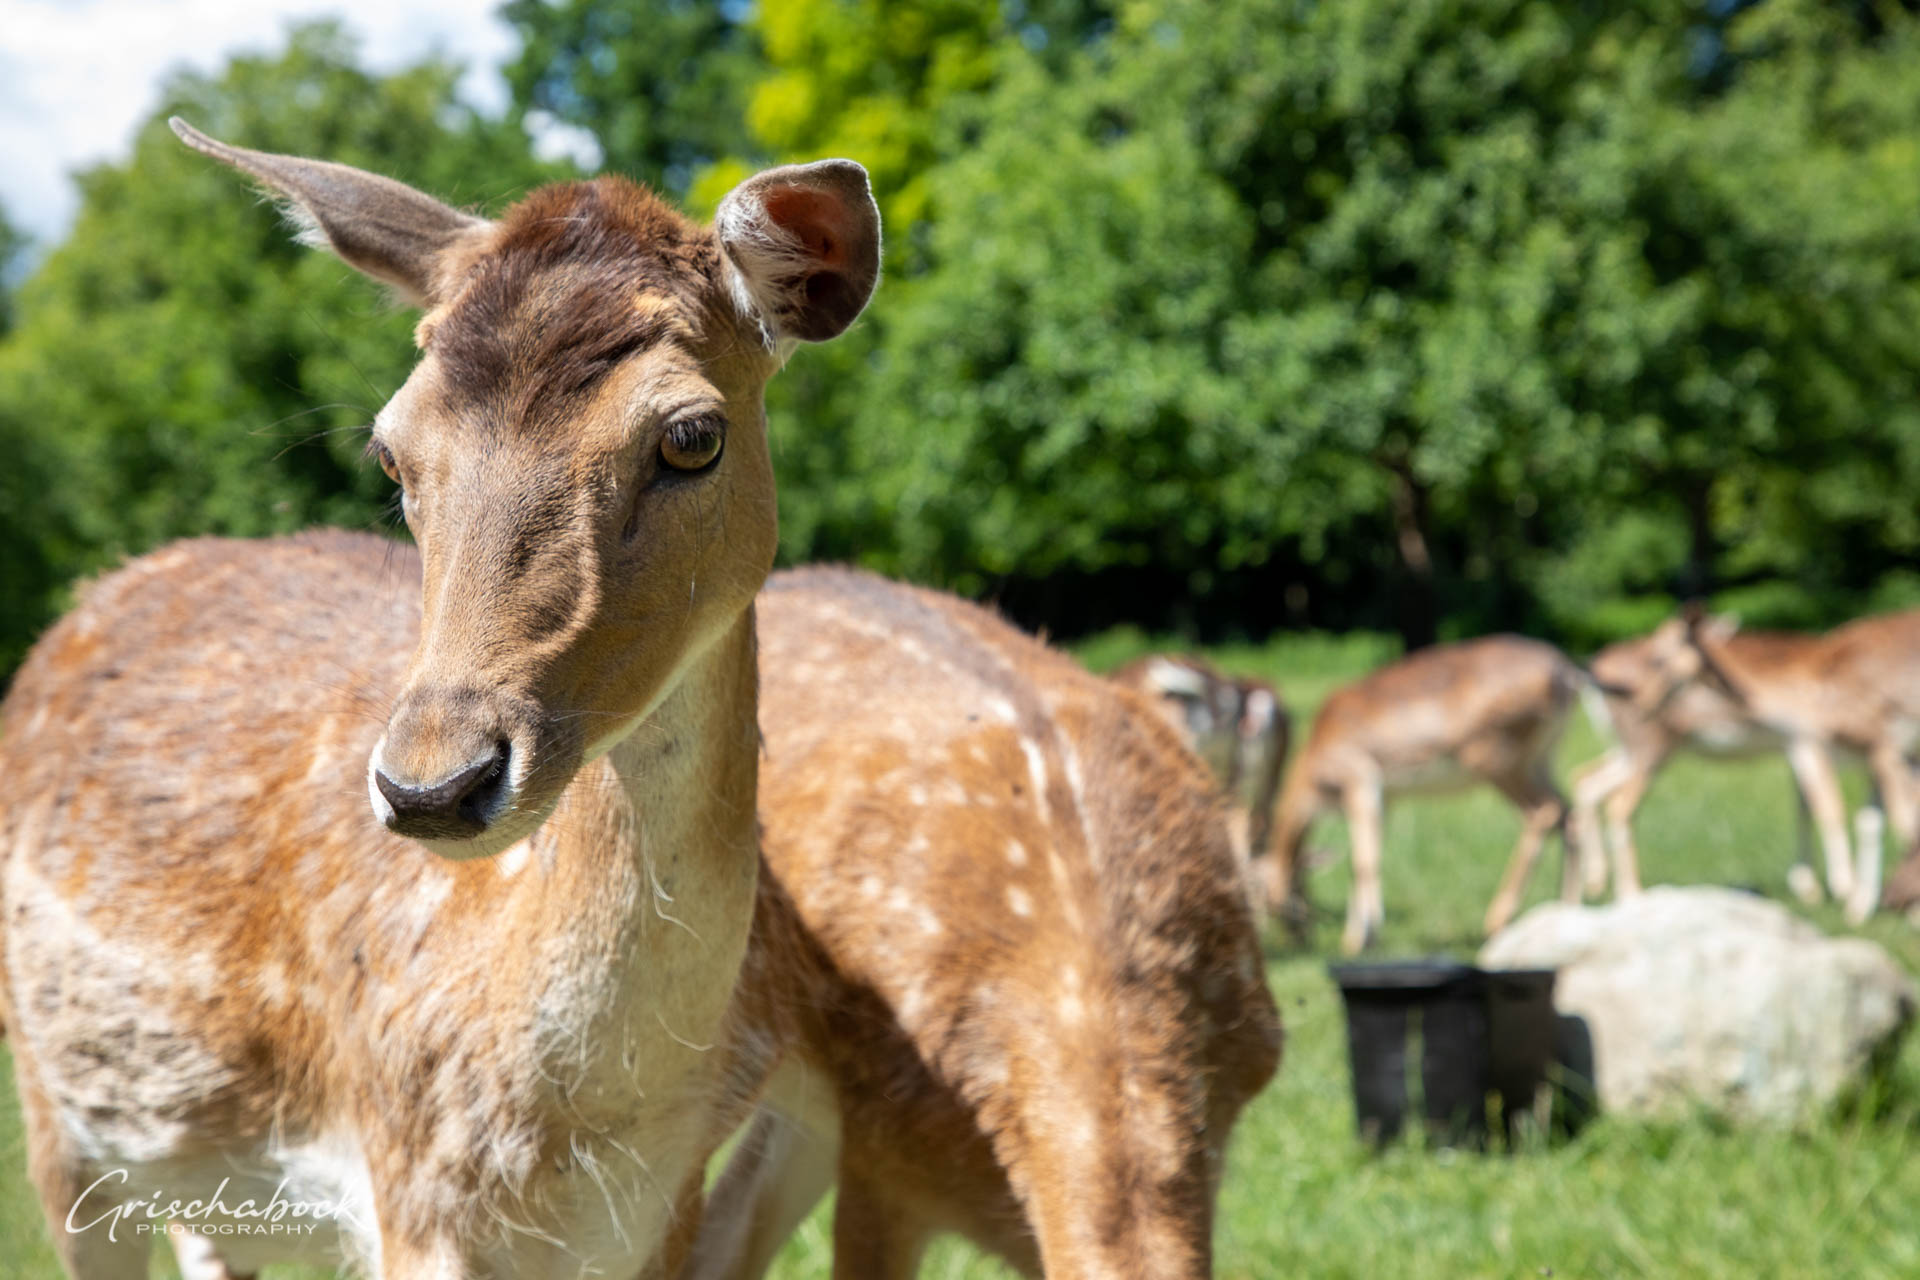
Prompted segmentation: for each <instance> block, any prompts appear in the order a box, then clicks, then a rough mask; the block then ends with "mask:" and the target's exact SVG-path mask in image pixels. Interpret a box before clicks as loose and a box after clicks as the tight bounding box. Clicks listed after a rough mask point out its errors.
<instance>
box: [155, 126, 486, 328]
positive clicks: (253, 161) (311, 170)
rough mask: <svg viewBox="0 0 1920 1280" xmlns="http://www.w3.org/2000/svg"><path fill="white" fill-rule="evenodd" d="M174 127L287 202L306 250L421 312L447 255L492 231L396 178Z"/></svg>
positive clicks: (186, 140) (430, 299)
mask: <svg viewBox="0 0 1920 1280" xmlns="http://www.w3.org/2000/svg"><path fill="white" fill-rule="evenodd" d="M167 123H168V124H169V125H171V126H173V131H174V132H175V133H177V134H179V135H180V140H181V141H182V142H184V143H186V144H187V145H188V146H190V147H192V148H193V149H194V150H195V151H198V152H200V153H202V154H203V155H209V156H212V157H213V158H214V159H216V160H219V161H222V162H223V163H226V164H230V165H232V166H233V167H234V168H236V169H238V170H240V171H241V172H242V173H245V174H248V175H250V176H252V177H254V178H257V179H259V180H260V181H261V182H263V183H265V184H266V185H267V186H269V187H271V188H273V190H274V191H276V192H277V193H279V194H280V195H282V196H284V197H285V198H286V200H287V202H288V205H289V211H290V212H291V214H292V215H293V217H294V220H295V221H296V222H298V223H299V224H300V227H301V235H300V239H301V241H302V242H303V243H306V244H311V245H313V246H314V247H315V248H328V249H331V250H333V251H334V252H335V253H337V254H339V255H340V257H341V259H342V260H343V261H345V262H346V263H347V264H348V265H349V266H351V267H354V268H356V269H358V270H360V271H362V272H365V273H366V274H367V275H370V276H372V277H373V278H374V279H376V280H381V281H384V282H385V283H387V284H390V285H392V286H394V287H395V288H396V289H398V290H399V291H400V292H401V294H402V296H404V297H405V298H406V300H407V301H408V302H411V303H413V304H415V305H420V306H424V305H431V304H432V303H433V302H435V301H438V299H436V298H435V296H434V294H435V284H436V280H437V277H438V270H437V268H438V265H439V263H440V262H441V259H442V255H443V254H444V253H445V252H446V251H447V249H449V248H450V247H451V246H452V245H453V244H454V243H455V242H456V241H459V240H461V239H462V238H464V237H467V236H471V235H474V234H476V233H479V232H481V231H484V230H486V229H487V228H488V227H490V226H491V225H492V224H491V223H489V222H487V221H486V220H485V219H484V218H476V217H474V216H473V215H472V214H467V213H462V212H460V210H458V209H455V208H453V207H452V206H450V205H445V204H442V203H440V202H439V201H438V200H435V199H434V198H433V197H432V196H429V195H425V194H423V193H421V192H419V191H415V190H414V189H413V188H412V187H409V186H407V185H406V184H405V183H403V182H395V181H394V180H393V179H392V178H383V177H380V176H379V175H378V174H373V173H367V172H365V171H363V170H360V169H355V168H351V167H349V166H347V165H344V164H331V163H329V162H327V161H325V160H305V159H302V158H301V157H299V156H281V155H274V154H272V153H270V152H266V151H249V150H247V149H246V148H245V147H234V146H229V145H227V144H226V143H224V142H220V141H218V140H216V139H214V138H209V137H208V136H207V135H206V134H204V133H201V132H200V131H199V130H198V129H196V128H194V127H193V126H192V125H190V124H188V123H187V122H186V121H185V120H182V119H181V118H180V117H178V116H174V117H173V118H172V119H170V120H168V121H167Z"/></svg>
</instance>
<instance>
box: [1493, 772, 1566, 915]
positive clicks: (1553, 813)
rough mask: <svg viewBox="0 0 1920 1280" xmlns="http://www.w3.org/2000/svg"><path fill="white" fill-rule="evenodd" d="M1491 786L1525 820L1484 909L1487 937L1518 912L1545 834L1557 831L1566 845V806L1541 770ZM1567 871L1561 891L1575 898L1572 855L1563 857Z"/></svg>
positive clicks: (1496, 780) (1503, 779)
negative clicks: (1566, 889)
mask: <svg viewBox="0 0 1920 1280" xmlns="http://www.w3.org/2000/svg"><path fill="white" fill-rule="evenodd" d="M1493 783H1494V786H1496V787H1498V788H1499V789H1500V793H1501V794H1502V795H1504V796H1506V797H1507V799H1509V800H1511V801H1513V803H1514V806H1515V807H1516V808H1518V809H1519V810H1520V813H1521V816H1522V818H1523V819H1524V820H1525V822H1524V825H1523V826H1522V827H1521V829H1520V839H1519V840H1518V841H1517V842H1516V843H1515V844H1514V846H1513V856H1512V857H1510V858H1509V859H1508V860H1507V871H1506V874H1505V875H1504V876H1502V877H1501V879H1500V889H1499V892H1497V893H1495V894H1494V895H1493V901H1492V903H1490V904H1489V905H1488V907H1487V916H1486V920H1485V922H1484V923H1485V926H1486V931H1487V932H1488V933H1489V934H1494V933H1498V932H1500V930H1502V929H1504V928H1506V926H1507V922H1508V921H1509V920H1512V919H1513V916H1514V913H1515V912H1516V911H1518V910H1519V909H1520V896H1521V895H1522V894H1523V893H1525V892H1526V889H1527V880H1528V878H1529V877H1530V876H1532V874H1533V864H1534V861H1535V859H1537V858H1538V857H1539V856H1540V846H1541V845H1543V844H1545V843H1546V840H1547V836H1548V834H1549V833H1551V832H1554V831H1559V832H1560V833H1561V843H1562V845H1563V846H1564V845H1565V844H1566V838H1565V835H1566V823H1567V802H1566V799H1565V798H1564V797H1563V796H1561V794H1560V790H1559V788H1558V787H1556V786H1554V785H1553V779H1552V778H1550V777H1548V776H1547V773H1546V769H1545V768H1544V766H1539V765H1536V766H1535V767H1534V768H1533V770H1532V771H1531V772H1530V773H1527V774H1524V775H1522V776H1520V777H1518V778H1496V779H1494V780H1493ZM1567 859H1568V863H1569V865H1568V867H1567V869H1566V873H1565V875H1563V877H1562V881H1563V887H1566V886H1570V887H1572V888H1573V890H1574V892H1575V895H1576V897H1577V895H1578V891H1579V885H1578V881H1577V880H1576V879H1575V868H1574V867H1573V866H1572V853H1571V852H1570V851H1569V852H1568V854H1567Z"/></svg>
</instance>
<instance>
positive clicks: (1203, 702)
mask: <svg viewBox="0 0 1920 1280" xmlns="http://www.w3.org/2000/svg"><path fill="white" fill-rule="evenodd" d="M1108 678H1109V679H1111V680H1113V681H1114V682H1115V683H1117V684H1120V685H1122V686H1124V687H1125V688H1128V689H1132V690H1133V691H1134V692H1135V693H1138V694H1141V695H1142V696H1144V697H1145V698H1146V699H1147V700H1148V701H1149V702H1150V703H1152V704H1153V706H1154V707H1155V708H1156V709H1157V710H1159V712H1160V714H1161V715H1162V716H1164V717H1165V718H1166V720H1167V723H1169V724H1171V725H1172V726H1173V727H1174V728H1175V729H1177V730H1178V731H1179V732H1180V734H1181V735H1182V736H1183V737H1184V738H1185V739H1186V741H1187V744H1188V745H1189V746H1191V747H1192V748H1193V749H1194V751H1195V752H1196V753H1197V754H1198V755H1199V756H1200V758H1201V759H1202V760H1204V761H1205V762H1206V764H1207V767H1208V768H1209V769H1211V770H1212V771H1213V776H1214V777H1215V778H1216V779H1218V780H1219V783H1220V786H1221V788H1222V789H1223V790H1224V791H1225V792H1226V794H1227V795H1228V796H1229V797H1231V798H1232V799H1233V800H1234V801H1235V807H1234V809H1233V811H1232V813H1231V822H1232V828H1231V830H1232V835H1233V840H1234V850H1235V852H1236V853H1238V854H1239V855H1240V857H1241V858H1242V859H1251V858H1257V857H1261V856H1263V855H1264V854H1265V853H1266V852H1267V842H1268V840H1269V839H1270V838H1271V836H1272V831H1273V809H1274V805H1275V803H1276V802H1277V801H1278V800H1279V798H1280V777H1281V772H1282V770H1284V769H1285V767H1286V761H1287V747H1288V744H1289V742H1290V741H1291V738H1292V734H1293V719H1292V717H1291V716H1289V715H1288V714H1287V708H1286V706H1285V704H1283V703H1282V702H1281V701H1280V695H1279V692H1278V691H1277V690H1275V689H1274V687H1273V686H1272V685H1270V684H1268V683H1267V682H1266V681H1264V680H1256V679H1252V678H1250V677H1241V678H1237V679H1236V678H1233V677H1230V676H1226V675H1223V674H1221V673H1220V672H1219V671H1217V670H1215V669H1214V667H1213V666H1212V664H1210V663H1208V662H1207V661H1205V660H1204V659H1201V658H1196V657H1194V656H1192V655H1190V654H1153V655H1151V656H1148V657H1145V658H1137V659H1135V660H1134V661H1132V662H1129V663H1127V664H1126V665H1125V666H1123V667H1121V668H1119V669H1118V670H1117V671H1114V672H1113V673H1112V674H1111V675H1110V676H1109V677H1108Z"/></svg>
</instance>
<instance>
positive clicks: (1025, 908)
mask: <svg viewBox="0 0 1920 1280" xmlns="http://www.w3.org/2000/svg"><path fill="white" fill-rule="evenodd" d="M1007 910H1009V911H1011V912H1013V914H1015V915H1017V916H1019V917H1021V918H1022V919H1025V918H1026V917H1027V916H1030V915H1032V914H1033V898H1032V896H1031V895H1030V894H1028V892H1027V891H1026V890H1025V889H1022V888H1020V887H1019V886H1017V885H1016V886H1014V887H1012V888H1009V889H1008V890H1007Z"/></svg>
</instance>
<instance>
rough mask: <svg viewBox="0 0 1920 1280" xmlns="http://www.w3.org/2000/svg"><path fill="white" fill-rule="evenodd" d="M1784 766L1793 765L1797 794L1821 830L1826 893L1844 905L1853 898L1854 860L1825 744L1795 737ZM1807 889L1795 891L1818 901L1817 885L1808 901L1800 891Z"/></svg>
mask: <svg viewBox="0 0 1920 1280" xmlns="http://www.w3.org/2000/svg"><path fill="white" fill-rule="evenodd" d="M1787 763H1788V764H1790V765H1792V766H1793V776H1794V779H1795V780H1796V781H1797V782H1798V783H1799V784H1800V794H1801V796H1803V797H1804V798H1805V800H1806V803H1807V809H1808V810H1809V811H1810V812H1811V813H1812V814H1813V821H1814V825H1815V826H1816V827H1817V828H1818V829H1819V831H1820V846H1821V849H1822V851H1823V852H1824V853H1825V854H1826V860H1827V891H1828V892H1829V893H1831V894H1832V895H1833V897H1834V900H1835V901H1836V902H1846V901H1847V900H1848V899H1849V898H1851V897H1852V896H1853V857H1852V853H1851V851H1850V850H1849V848H1848V841H1847V805H1846V799H1845V797H1843V796H1842V795H1841V792H1840V779H1839V778H1838V777H1836V776H1835V775H1834V771H1833V760H1832V758H1831V757H1830V756H1829V755H1828V754H1827V749H1826V746H1825V744H1823V743H1820V742H1817V741H1815V740H1813V739H1812V738H1795V739H1794V740H1793V741H1792V742H1791V743H1789V744H1788V745H1787ZM1807 887H1808V886H1805V885H1801V886H1796V891H1797V892H1801V896H1802V897H1803V898H1806V900H1807V901H1808V902H1810V903H1811V902H1817V901H1819V890H1818V886H1813V896H1812V897H1811V898H1807V897H1806V894H1805V892H1803V890H1804V889H1806V888H1807Z"/></svg>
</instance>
